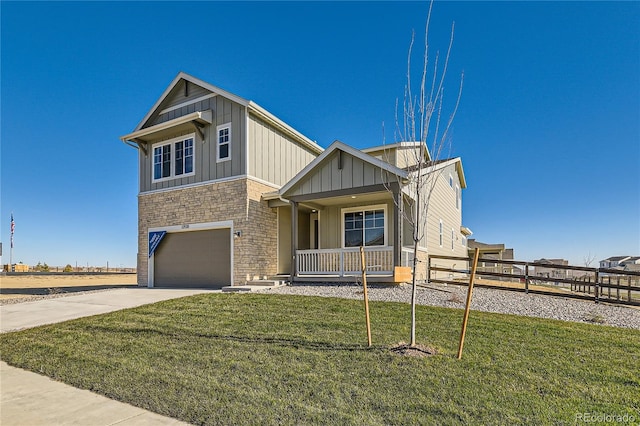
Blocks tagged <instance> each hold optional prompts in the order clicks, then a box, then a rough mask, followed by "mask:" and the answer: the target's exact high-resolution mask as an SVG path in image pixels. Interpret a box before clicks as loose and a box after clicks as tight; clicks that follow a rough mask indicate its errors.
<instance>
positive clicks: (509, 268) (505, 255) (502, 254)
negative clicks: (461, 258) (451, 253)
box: [468, 238, 521, 274]
mask: <svg viewBox="0 0 640 426" xmlns="http://www.w3.org/2000/svg"><path fill="white" fill-rule="evenodd" d="M476 248H477V249H478V250H479V252H480V253H479V257H480V259H484V260H482V261H480V262H478V266H477V273H483V272H485V273H487V272H493V273H501V274H519V273H520V271H521V270H520V269H519V268H516V269H515V270H514V266H513V265H509V264H506V263H499V262H492V260H513V249H512V248H505V245H504V244H487V243H481V242H480V241H476V240H475V239H473V238H471V239H469V241H468V255H469V257H470V258H473V256H474V253H475V249H476Z"/></svg>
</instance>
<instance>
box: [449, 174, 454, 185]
mask: <svg viewBox="0 0 640 426" xmlns="http://www.w3.org/2000/svg"><path fill="white" fill-rule="evenodd" d="M449 186H450V187H451V188H453V176H451V174H449Z"/></svg>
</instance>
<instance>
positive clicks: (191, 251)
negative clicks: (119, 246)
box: [149, 228, 232, 288]
mask: <svg viewBox="0 0 640 426" xmlns="http://www.w3.org/2000/svg"><path fill="white" fill-rule="evenodd" d="M149 266H151V267H152V268H153V271H152V277H153V278H152V280H153V281H152V283H153V284H152V285H153V287H174V288H176V287H177V288H180V287H184V288H188V287H192V288H193V287H195V288H202V287H205V288H221V287H223V286H228V285H231V284H232V279H231V229H230V228H222V229H205V230H190V231H186V232H168V233H167V234H166V235H165V236H164V238H163V239H162V242H161V243H160V244H159V245H158V248H157V249H156V250H155V252H154V254H153V261H152V262H150V265H149ZM150 269H151V268H150ZM150 272H151V271H150Z"/></svg>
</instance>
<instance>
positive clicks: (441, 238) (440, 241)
mask: <svg viewBox="0 0 640 426" xmlns="http://www.w3.org/2000/svg"><path fill="white" fill-rule="evenodd" d="M439 231H440V232H439V238H440V239H439V243H440V247H442V246H443V244H444V226H443V224H442V219H440V228H439Z"/></svg>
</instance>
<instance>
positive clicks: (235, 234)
mask: <svg viewBox="0 0 640 426" xmlns="http://www.w3.org/2000/svg"><path fill="white" fill-rule="evenodd" d="M241 236H242V231H236V232H234V233H233V238H240V237H241Z"/></svg>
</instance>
